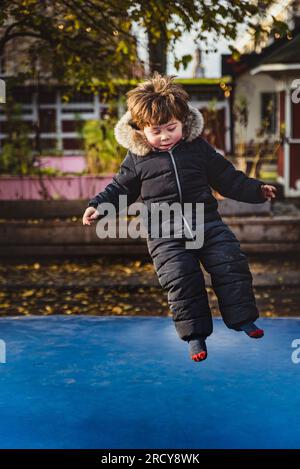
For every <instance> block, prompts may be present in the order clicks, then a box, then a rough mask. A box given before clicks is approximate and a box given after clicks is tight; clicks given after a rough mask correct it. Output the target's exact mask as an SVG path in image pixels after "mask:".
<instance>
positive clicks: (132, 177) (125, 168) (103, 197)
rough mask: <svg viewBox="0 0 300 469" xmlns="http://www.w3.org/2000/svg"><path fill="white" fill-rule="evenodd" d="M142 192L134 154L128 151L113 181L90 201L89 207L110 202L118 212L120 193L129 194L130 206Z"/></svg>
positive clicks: (128, 201)
mask: <svg viewBox="0 0 300 469" xmlns="http://www.w3.org/2000/svg"><path fill="white" fill-rule="evenodd" d="M140 192H141V183H140V178H139V176H138V174H137V172H136V169H135V164H134V161H133V158H132V155H131V153H130V151H128V152H127V155H126V156H125V158H124V160H123V161H122V163H121V165H120V168H119V171H118V173H117V174H115V176H114V177H113V181H112V182H111V183H110V184H108V185H107V186H106V187H105V189H104V190H103V191H102V192H99V193H98V194H97V195H95V197H93V198H92V199H91V200H90V201H89V203H88V207H95V208H97V206H98V204H101V203H103V202H110V203H112V204H113V205H114V207H115V208H116V211H117V213H118V211H119V196H120V195H127V206H129V205H131V204H132V203H133V202H135V201H136V199H137V198H138V197H139V195H140Z"/></svg>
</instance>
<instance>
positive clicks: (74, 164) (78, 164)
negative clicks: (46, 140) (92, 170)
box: [39, 155, 86, 173]
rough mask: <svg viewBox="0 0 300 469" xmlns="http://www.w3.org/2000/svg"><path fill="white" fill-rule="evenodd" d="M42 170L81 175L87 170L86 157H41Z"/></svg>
mask: <svg viewBox="0 0 300 469" xmlns="http://www.w3.org/2000/svg"><path fill="white" fill-rule="evenodd" d="M39 161H40V162H41V167H42V168H54V169H59V170H60V171H63V172H70V173H81V172H82V171H84V170H85V169H86V159H85V157H84V156H80V155H77V156H72V155H70V156H40V157H39Z"/></svg>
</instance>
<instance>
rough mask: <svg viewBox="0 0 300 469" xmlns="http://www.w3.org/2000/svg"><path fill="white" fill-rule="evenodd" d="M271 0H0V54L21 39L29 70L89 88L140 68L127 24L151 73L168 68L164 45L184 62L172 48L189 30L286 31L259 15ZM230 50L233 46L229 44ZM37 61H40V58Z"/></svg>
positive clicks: (221, 33) (229, 33)
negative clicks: (142, 41) (140, 37)
mask: <svg viewBox="0 0 300 469" xmlns="http://www.w3.org/2000/svg"><path fill="white" fill-rule="evenodd" d="M274 2H275V0H253V1H252V2H249V0H221V1H220V0H169V1H165V0H43V1H41V0H2V2H1V11H0V33H1V34H0V55H1V54H3V51H4V50H5V48H6V47H7V46H8V44H9V43H10V42H11V41H12V40H14V39H21V40H22V41H24V44H28V47H27V52H28V55H29V58H30V61H31V64H30V67H29V70H30V71H29V72H28V73H29V74H30V73H35V71H36V69H37V68H38V67H39V66H41V67H42V68H43V69H47V67H48V68H50V69H51V73H52V76H54V77H55V78H56V79H57V80H59V81H61V82H65V83H68V85H69V86H71V87H74V88H77V89H85V88H86V89H89V90H91V91H94V90H96V89H97V88H98V86H99V85H100V84H103V83H105V84H106V85H107V86H109V87H111V89H112V88H113V84H114V78H117V77H118V78H132V77H134V76H136V77H139V76H141V75H142V74H143V70H141V67H140V65H141V62H140V61H139V60H138V54H137V45H138V41H137V38H136V37H135V35H134V33H133V31H132V25H133V24H137V25H138V26H139V27H140V28H143V29H144V30H145V32H146V34H147V38H148V52H149V68H150V72H153V71H154V70H158V71H159V72H161V73H165V72H166V71H167V69H166V67H167V60H166V57H167V52H168V51H170V52H171V53H173V56H174V65H175V67H176V68H177V69H179V67H180V65H181V64H183V66H184V67H186V66H187V64H188V63H189V61H190V60H191V59H192V56H191V55H190V54H186V55H184V56H183V57H176V56H175V53H174V47H175V44H176V42H177V41H178V40H179V39H180V38H181V37H182V35H183V33H185V32H191V31H192V30H195V31H196V39H195V41H196V42H197V43H199V42H201V43H202V44H207V34H208V33H214V34H215V39H216V41H217V40H218V38H220V37H226V38H228V39H231V40H232V41H234V40H235V39H236V38H237V34H238V26H239V25H241V24H244V25H245V26H246V27H247V28H248V29H250V30H251V31H252V33H253V36H254V38H255V40H256V41H257V42H258V41H259V40H260V38H261V36H262V35H264V36H266V35H269V34H277V35H278V34H280V35H283V34H285V33H286V31H287V26H286V25H285V23H282V22H280V21H276V20H275V19H274V22H273V27H272V28H271V30H270V31H268V30H267V29H266V28H264V27H263V22H262V19H263V18H264V16H265V15H266V11H267V8H268V7H269V6H270V5H271V4H273V3H274ZM231 48H232V51H233V52H235V54H236V53H237V51H236V50H235V49H234V47H233V46H232V47H231ZM41 64H42V65H41Z"/></svg>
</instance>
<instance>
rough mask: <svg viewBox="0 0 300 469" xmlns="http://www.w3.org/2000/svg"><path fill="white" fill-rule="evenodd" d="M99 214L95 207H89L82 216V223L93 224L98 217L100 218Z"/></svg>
mask: <svg viewBox="0 0 300 469" xmlns="http://www.w3.org/2000/svg"><path fill="white" fill-rule="evenodd" d="M98 216H99V214H98V212H97V210H96V209H95V207H88V208H87V209H86V211H85V212H84V214H83V217H82V224H83V225H91V224H92V222H93V221H94V220H96V218H98Z"/></svg>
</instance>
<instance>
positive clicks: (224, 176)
mask: <svg viewBox="0 0 300 469" xmlns="http://www.w3.org/2000/svg"><path fill="white" fill-rule="evenodd" d="M205 147H206V150H205V154H206V169H207V177H208V183H209V185H210V186H211V187H212V188H213V189H215V190H216V191H217V192H219V194H221V195H223V196H224V197H228V198H229V199H233V200H238V201H239V202H248V203H253V204H260V203H264V202H265V201H266V199H265V197H264V195H263V193H262V191H261V186H262V185H263V184H265V183H264V182H263V181H260V180H259V179H254V178H250V177H249V176H247V175H246V174H245V173H243V171H240V170H237V169H236V168H235V167H234V166H233V164H232V163H231V162H230V161H228V160H227V159H226V158H225V157H224V156H222V155H221V154H220V153H218V152H217V151H216V150H215V149H214V148H213V147H212V146H211V145H210V144H209V143H207V142H205Z"/></svg>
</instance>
